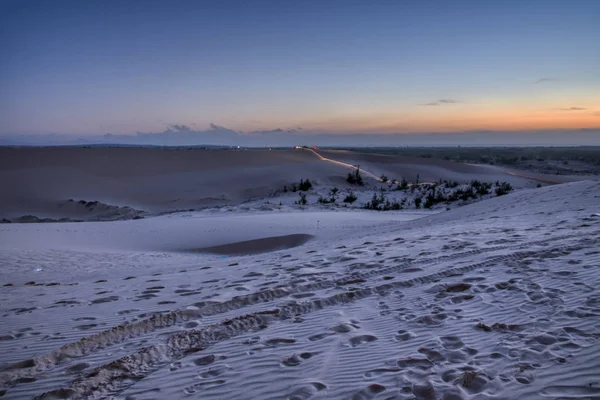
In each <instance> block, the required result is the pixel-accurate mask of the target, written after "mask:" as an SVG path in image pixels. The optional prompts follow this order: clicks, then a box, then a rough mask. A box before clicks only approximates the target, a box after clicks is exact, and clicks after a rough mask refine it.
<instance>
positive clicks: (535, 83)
mask: <svg viewBox="0 0 600 400" xmlns="http://www.w3.org/2000/svg"><path fill="white" fill-rule="evenodd" d="M557 80H558V79H557V78H540V79H538V80H537V81H535V82H533V84H534V85H539V84H540V83H548V82H555V81H557Z"/></svg>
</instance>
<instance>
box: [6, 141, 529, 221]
mask: <svg viewBox="0 0 600 400" xmlns="http://www.w3.org/2000/svg"><path fill="white" fill-rule="evenodd" d="M319 153H320V154H323V155H324V156H328V157H335V159H337V160H340V161H344V162H348V163H350V164H360V165H361V166H362V168H363V169H364V170H365V171H367V172H371V173H372V174H373V175H374V176H376V177H379V176H380V175H382V174H384V175H387V176H389V177H390V178H392V179H393V178H397V179H401V178H403V177H404V178H406V179H409V180H413V181H414V180H415V179H416V177H417V174H419V175H420V180H421V182H424V181H438V180H439V179H443V180H444V179H445V180H456V181H460V182H469V181H470V180H472V179H480V180H482V181H486V182H494V181H496V180H501V181H504V180H508V181H510V182H511V183H512V184H513V186H515V187H534V186H535V184H536V183H537V182H536V181H534V180H527V179H522V178H519V177H515V176H512V175H509V174H507V173H505V172H504V171H500V170H494V169H490V168H485V167H480V166H470V165H466V164H460V163H456V162H451V161H444V160H435V159H420V158H410V159H408V158H406V157H395V156H377V155H369V154H361V153H352V152H331V151H321V150H319ZM348 171H349V169H348V167H346V166H343V165H339V164H335V163H331V162H325V161H322V160H320V159H319V158H318V156H316V155H315V154H313V153H312V152H311V151H308V150H292V149H290V150H273V151H269V150H242V151H235V150H202V149H177V148H135V147H132V148H118V147H116V148H105V147H94V148H84V147H49V148H35V147H32V148H30V147H23V148H0V186H1V187H3V188H7V190H3V195H2V196H1V197H0V220H2V219H7V220H11V221H13V222H21V221H22V222H27V221H35V219H34V218H32V217H31V216H33V217H35V218H39V219H49V220H55V221H56V220H60V219H69V220H77V221H106V220H115V219H132V218H136V217H137V218H139V217H143V216H150V215H157V214H161V213H168V212H175V211H184V210H202V209H207V208H212V207H224V206H238V205H240V204H244V203H247V202H252V201H256V200H257V199H265V198H274V201H275V203H278V201H279V200H278V199H276V198H275V197H277V195H278V193H279V192H280V191H281V190H282V189H283V187H284V186H286V185H287V186H289V185H290V184H292V183H293V182H298V181H300V179H306V178H310V179H311V180H313V181H314V182H315V183H318V184H319V185H320V186H321V187H327V190H329V189H330V188H331V187H338V188H340V189H350V186H349V185H347V183H346V181H345V177H346V174H347V173H348ZM366 177H367V184H369V185H372V184H374V183H376V182H375V180H374V179H372V178H369V177H368V175H366ZM376 190H377V189H376ZM279 194H280V193H279ZM370 195H371V193H368V195H367V196H370ZM294 196H295V198H294V201H295V200H297V195H294ZM292 203H293V202H292ZM23 216H27V217H26V218H22V217H23ZM19 218H21V219H19Z"/></svg>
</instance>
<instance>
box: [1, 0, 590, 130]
mask: <svg viewBox="0 0 600 400" xmlns="http://www.w3.org/2000/svg"><path fill="white" fill-rule="evenodd" d="M0 29H1V31H0V32H1V33H0V47H1V49H2V59H3V60H2V62H1V63H0V92H1V93H0V120H1V123H0V134H3V135H30V134H43V133H51V132H54V133H60V134H78V135H95V134H103V133H107V132H110V133H115V134H128V133H135V132H138V131H139V132H162V131H165V130H167V129H169V127H170V126H173V125H174V124H178V125H181V126H186V127H189V128H190V129H192V130H205V129H206V128H207V127H208V126H209V124H210V123H215V124H218V125H219V126H224V127H226V128H228V129H233V130H236V131H244V132H250V131H259V130H272V129H275V128H283V129H297V128H301V129H302V130H303V131H307V132H318V133H403V132H448V131H469V130H535V129H579V128H596V127H600V1H597V0H587V1H586V0H580V1H577V0H570V1H566V0H565V1H554V0H530V1H517V0H504V1H492V0H477V1H475V0H474V1H467V0H465V1H434V0H424V1H414V0H398V1H392V0H385V1H330V0H323V1H316V0H315V1H311V0H307V1H125V0H123V1H110V0H107V1H93V0H90V1H81V0H80V1H60V0H55V1H27V0H20V1H2V2H0Z"/></svg>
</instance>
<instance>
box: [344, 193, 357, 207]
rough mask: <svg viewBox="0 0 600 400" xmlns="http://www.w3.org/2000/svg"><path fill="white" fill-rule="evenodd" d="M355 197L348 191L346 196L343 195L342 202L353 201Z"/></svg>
mask: <svg viewBox="0 0 600 400" xmlns="http://www.w3.org/2000/svg"><path fill="white" fill-rule="evenodd" d="M356 199H357V197H356V195H355V194H354V193H352V192H350V193H348V195H347V196H346V197H344V203H350V204H352V203H354V202H355V201H356Z"/></svg>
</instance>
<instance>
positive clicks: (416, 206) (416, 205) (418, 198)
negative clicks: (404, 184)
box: [415, 197, 423, 208]
mask: <svg viewBox="0 0 600 400" xmlns="http://www.w3.org/2000/svg"><path fill="white" fill-rule="evenodd" d="M422 202H423V199H421V198H420V197H415V208H421V203H422Z"/></svg>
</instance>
